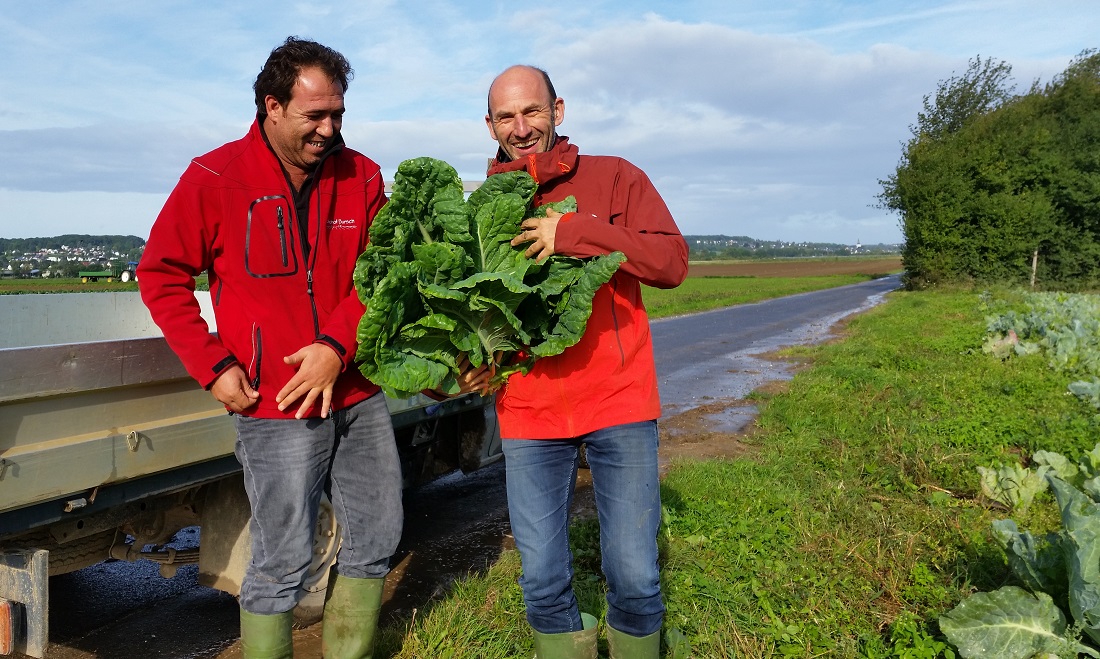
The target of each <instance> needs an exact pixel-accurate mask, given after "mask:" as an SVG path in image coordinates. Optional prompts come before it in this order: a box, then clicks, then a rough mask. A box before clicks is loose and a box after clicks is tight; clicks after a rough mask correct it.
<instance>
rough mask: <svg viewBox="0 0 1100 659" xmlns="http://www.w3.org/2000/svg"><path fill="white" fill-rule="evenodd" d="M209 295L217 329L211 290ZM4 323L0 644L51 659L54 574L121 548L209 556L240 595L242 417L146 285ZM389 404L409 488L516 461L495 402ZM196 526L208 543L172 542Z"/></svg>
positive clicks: (26, 304) (19, 298)
mask: <svg viewBox="0 0 1100 659" xmlns="http://www.w3.org/2000/svg"><path fill="white" fill-rule="evenodd" d="M197 299H198V300H199V303H200V307H201V308H202V309H203V316H204V318H206V319H207V322H208V324H209V325H210V327H211V330H212V331H214V330H215V329H216V328H215V326H214V320H213V313H212V311H211V309H210V302H209V296H208V295H207V294H205V293H200V294H198V295H197ZM0 318H4V319H5V322H4V324H3V325H0V651H6V652H12V651H17V652H22V653H24V654H27V655H29V656H31V657H43V656H44V655H45V652H46V648H47V645H48V624H47V619H48V599H49V598H48V578H49V577H50V576H53V575H57V574H63V573H66V572H71V571H73V570H77V569H81V568H84V567H88V566H91V565H94V564H96V563H98V562H100V561H104V560H107V559H109V558H115V559H121V560H131V561H133V560H154V561H156V562H158V563H160V566H161V574H162V575H164V576H166V577H170V576H172V575H173V574H175V571H176V568H177V567H178V566H179V565H181V564H187V563H198V569H199V581H200V583H202V584H204V585H207V586H211V587H214V588H218V589H220V590H223V591H226V592H229V593H231V594H234V595H237V594H239V588H240V583H241V578H242V577H243V574H244V568H245V566H246V565H247V564H248V560H249V537H248V520H249V518H250V510H249V506H248V500H247V498H246V497H245V494H244V488H243V483H242V479H241V467H240V464H239V463H238V462H237V460H236V458H235V456H234V454H233V447H234V443H235V439H236V433H235V430H234V426H233V422H232V418H231V417H230V416H229V415H228V414H227V413H226V411H225V409H224V407H222V406H221V404H220V403H218V402H217V401H216V400H214V398H213V397H212V396H211V395H210V393H209V392H206V391H203V390H202V389H201V388H200V387H199V386H198V385H197V384H196V383H195V382H194V380H192V379H191V378H190V377H189V376H188V375H187V373H186V372H185V370H184V368H183V365H182V364H181V363H180V362H179V360H178V359H177V358H176V356H175V354H174V353H173V352H172V351H171V350H170V349H169V348H168V345H167V343H166V342H165V340H164V339H163V337H162V336H161V335H160V332H159V330H158V329H157V328H156V326H155V325H154V324H153V322H152V320H151V319H150V318H149V315H148V312H147V311H146V309H145V307H144V305H142V303H141V301H140V299H139V297H138V294H137V293H131V292H117V293H106V292H105V293H71V294H57V295H10V296H0ZM387 402H388V404H389V407H390V415H391V419H392V421H393V425H394V430H395V434H396V436H397V442H398V450H399V454H400V456H401V461H402V470H403V476H404V482H405V486H406V487H412V486H415V485H417V484H421V483H425V482H428V481H431V480H434V479H435V478H438V477H439V476H442V475H444V474H448V473H451V472H454V471H455V470H459V469H461V470H462V471H466V472H469V471H473V470H475V469H478V468H480V467H482V466H485V465H487V464H490V463H492V462H495V461H496V460H498V459H499V458H500V457H501V452H500V435H499V431H498V429H497V426H496V417H495V414H494V411H493V406H492V405H491V404H488V403H489V401H488V400H487V399H483V398H481V397H480V396H476V395H469V396H463V397H459V398H454V399H450V400H447V401H444V402H439V401H435V400H432V399H430V398H427V397H425V396H417V397H414V398H411V399H404V400H388V401H387ZM327 511H328V508H327V502H323V504H322V514H321V515H320V520H319V522H318V528H317V532H316V536H315V542H314V548H315V560H314V564H313V565H312V566H311V569H310V577H309V581H308V583H307V585H306V593H305V597H304V599H303V602H302V604H301V605H300V606H299V610H298V611H297V613H298V615H299V618H300V619H302V620H304V621H310V620H313V619H316V617H317V616H319V614H320V610H321V606H322V604H323V598H324V592H325V588H326V586H327V575H328V571H329V568H330V567H331V565H332V563H333V562H334V560H335V557H336V552H337V550H338V548H339V547H338V542H337V541H336V540H334V539H335V538H339V527H338V525H337V523H336V521H335V519H334V516H333V515H331V514H327ZM193 526H197V527H199V528H200V546H199V548H198V550H197V551H191V552H176V551H175V550H172V549H167V548H165V545H166V544H167V543H169V542H170V541H171V539H172V537H173V536H174V535H175V534H176V533H177V532H178V531H180V530H181V529H184V528H188V527H193ZM5 611H7V613H5ZM5 616H6V617H5ZM5 634H7V636H8V637H11V638H12V641H11V643H10V644H9V647H7V648H4V647H3V645H2V643H3V641H2V639H3V638H4V637H5Z"/></svg>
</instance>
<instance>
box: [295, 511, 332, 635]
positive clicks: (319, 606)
mask: <svg viewBox="0 0 1100 659" xmlns="http://www.w3.org/2000/svg"><path fill="white" fill-rule="evenodd" d="M340 536H341V529H340V523H339V522H338V521H336V515H334V514H333V510H332V503H331V502H330V501H329V499H328V497H327V496H322V497H321V503H320V504H319V505H318V507H317V528H316V530H315V531H314V535H313V562H312V563H310V564H309V571H308V572H307V573H306V579H305V583H304V584H302V598H301V599H300V600H299V601H298V605H297V606H296V607H294V623H295V624H296V625H297V626H299V627H307V626H309V625H312V624H314V623H316V622H319V621H320V620H321V616H322V615H323V614H324V610H325V594H326V593H327V592H328V579H329V572H330V571H331V570H332V566H333V565H334V564H335V563H336V555H337V554H338V553H339V552H340Z"/></svg>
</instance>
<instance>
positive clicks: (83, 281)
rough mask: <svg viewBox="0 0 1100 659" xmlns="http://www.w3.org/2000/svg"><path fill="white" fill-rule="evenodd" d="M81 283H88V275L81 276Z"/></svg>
mask: <svg viewBox="0 0 1100 659" xmlns="http://www.w3.org/2000/svg"><path fill="white" fill-rule="evenodd" d="M80 283H81V284H87V283H88V278H87V277H81V278H80Z"/></svg>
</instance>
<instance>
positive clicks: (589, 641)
mask: <svg viewBox="0 0 1100 659" xmlns="http://www.w3.org/2000/svg"><path fill="white" fill-rule="evenodd" d="M581 625H582V627H583V629H582V630H581V631H579V632H562V633H560V634H543V633H541V632H535V659H596V631H597V630H596V619H595V618H593V617H592V616H590V615H588V614H587V613H582V614H581Z"/></svg>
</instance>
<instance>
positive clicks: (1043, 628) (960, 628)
mask: <svg viewBox="0 0 1100 659" xmlns="http://www.w3.org/2000/svg"><path fill="white" fill-rule="evenodd" d="M940 629H941V630H942V631H943V633H944V634H946V635H947V638H948V639H950V640H951V642H952V643H954V644H955V647H957V648H958V649H959V654H960V655H962V656H963V657H964V658H965V657H988V658H989V659H993V658H994V657H996V659H1028V658H1030V657H1035V656H1055V657H1058V656H1076V655H1077V652H1085V653H1087V654H1089V656H1094V657H1095V656H1096V654H1095V652H1093V651H1091V650H1090V649H1088V648H1085V647H1083V646H1080V644H1077V643H1074V642H1073V641H1072V640H1071V639H1067V638H1066V637H1065V633H1066V618H1065V616H1064V615H1063V614H1062V612H1061V611H1060V610H1058V607H1056V606H1054V602H1053V601H1052V600H1051V598H1050V596H1049V595H1047V594H1046V593H1038V594H1036V595H1032V594H1030V593H1028V592H1027V591H1026V590H1024V589H1022V588H1017V587H1016V586H1005V587H1004V588H1001V589H999V590H996V591H993V592H992V593H975V594H974V595H971V596H970V597H968V598H967V599H965V600H963V602H962V603H961V604H959V605H958V606H957V607H955V608H954V609H952V610H951V611H950V612H948V613H946V614H944V615H943V616H941V617H940ZM1069 648H1072V649H1073V653H1072V654H1066V650H1067V649H1069Z"/></svg>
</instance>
